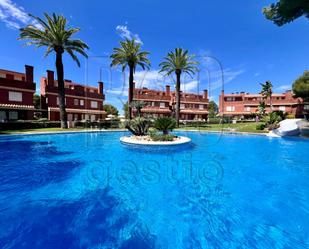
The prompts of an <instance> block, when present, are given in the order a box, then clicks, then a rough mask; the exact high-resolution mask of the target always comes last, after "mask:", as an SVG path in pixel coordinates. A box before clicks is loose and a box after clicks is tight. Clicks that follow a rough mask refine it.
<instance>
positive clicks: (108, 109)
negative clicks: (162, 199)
mask: <svg viewBox="0 0 309 249" xmlns="http://www.w3.org/2000/svg"><path fill="white" fill-rule="evenodd" d="M103 109H104V111H106V113H107V115H114V116H118V113H119V112H118V110H117V108H116V107H115V106H113V105H111V104H104V105H103Z"/></svg>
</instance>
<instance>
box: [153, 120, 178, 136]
mask: <svg viewBox="0 0 309 249" xmlns="http://www.w3.org/2000/svg"><path fill="white" fill-rule="evenodd" d="M175 127H176V120H175V119H173V118H169V117H163V118H157V119H156V120H155V122H154V128H156V129H157V130H159V131H162V132H163V134H165V135H167V134H168V132H169V131H172V130H174V129H175Z"/></svg>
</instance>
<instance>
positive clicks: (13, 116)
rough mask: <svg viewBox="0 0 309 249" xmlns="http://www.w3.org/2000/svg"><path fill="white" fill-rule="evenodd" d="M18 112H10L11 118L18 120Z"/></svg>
mask: <svg viewBox="0 0 309 249" xmlns="http://www.w3.org/2000/svg"><path fill="white" fill-rule="evenodd" d="M17 119H18V112H9V120H17Z"/></svg>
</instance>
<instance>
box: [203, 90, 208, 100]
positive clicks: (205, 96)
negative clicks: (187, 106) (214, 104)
mask: <svg viewBox="0 0 309 249" xmlns="http://www.w3.org/2000/svg"><path fill="white" fill-rule="evenodd" d="M203 98H204V99H208V91H207V90H204V94H203Z"/></svg>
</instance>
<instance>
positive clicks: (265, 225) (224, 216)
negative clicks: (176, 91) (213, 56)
mask: <svg viewBox="0 0 309 249" xmlns="http://www.w3.org/2000/svg"><path fill="white" fill-rule="evenodd" d="M123 135H124V133H123V132H111V133H81V134H61V135H33V136H15V137H13V136H10V137H0V159H1V166H0V167H1V168H0V248H93V249H98V248H121V249H126V248H137V249H138V248H143V249H144V248H145V249H146V248H162V249H164V248H173V249H174V248H175V249H178V248H202V249H204V248H207V249H208V248H210V249H212V248H213V249H215V248H222V249H225V248H229V249H230V248H257V249H260V248H263V249H265V248H266V249H267V248H276V249H277V248H278V249H285V248H296V249H298V248H308V247H309V239H308V238H309V227H308V224H309V182H308V177H309V170H308V169H309V162H308V160H307V159H306V158H307V157H306V156H307V153H308V149H309V141H308V140H305V139H294V138H293V139H273V138H267V137H263V136H239V135H220V134H203V133H193V132H192V133H190V132H185V133H180V135H186V136H189V137H190V138H191V139H192V144H191V145H190V146H189V147H188V146H186V147H179V148H176V149H175V148H156V150H155V151H153V148H147V149H144V148H142V147H135V148H131V147H128V146H125V145H122V144H120V143H119V138H120V137H121V136H123Z"/></svg>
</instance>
